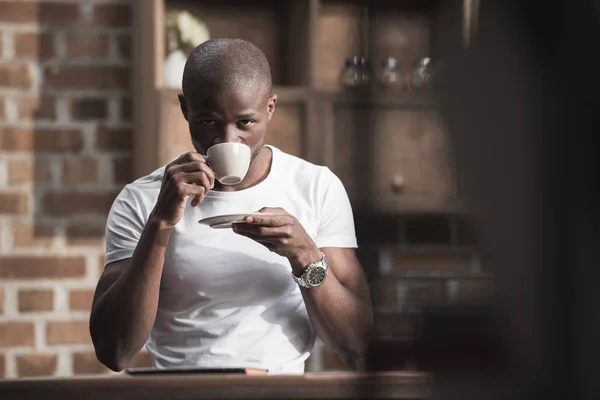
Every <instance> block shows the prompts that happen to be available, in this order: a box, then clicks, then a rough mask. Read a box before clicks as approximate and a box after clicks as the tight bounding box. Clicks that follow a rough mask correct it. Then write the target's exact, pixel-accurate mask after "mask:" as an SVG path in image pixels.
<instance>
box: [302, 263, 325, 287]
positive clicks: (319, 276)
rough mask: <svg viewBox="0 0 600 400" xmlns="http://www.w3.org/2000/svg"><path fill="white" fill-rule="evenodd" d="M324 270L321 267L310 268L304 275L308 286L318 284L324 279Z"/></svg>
mask: <svg viewBox="0 0 600 400" xmlns="http://www.w3.org/2000/svg"><path fill="white" fill-rule="evenodd" d="M325 276H326V270H325V268H323V267H315V268H311V269H310V270H309V271H308V274H307V276H306V282H307V283H308V284H309V285H310V286H319V285H320V284H321V283H323V281H324V280H325Z"/></svg>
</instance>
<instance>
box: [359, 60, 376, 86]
mask: <svg viewBox="0 0 600 400" xmlns="http://www.w3.org/2000/svg"><path fill="white" fill-rule="evenodd" d="M359 65H360V77H361V84H362V86H363V87H365V86H369V85H371V82H372V81H373V70H372V69H371V63H370V62H369V60H367V59H366V58H364V57H361V58H360V63H359Z"/></svg>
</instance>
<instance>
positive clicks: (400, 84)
mask: <svg viewBox="0 0 600 400" xmlns="http://www.w3.org/2000/svg"><path fill="white" fill-rule="evenodd" d="M379 84H380V86H382V87H383V88H385V89H396V90H401V89H404V86H405V85H404V84H405V79H404V77H403V76H402V73H401V71H400V65H399V63H398V60H397V59H395V58H394V57H388V58H386V59H385V60H383V61H382V62H381V73H380V76H379Z"/></svg>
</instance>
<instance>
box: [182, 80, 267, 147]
mask: <svg viewBox="0 0 600 400" xmlns="http://www.w3.org/2000/svg"><path fill="white" fill-rule="evenodd" d="M257 86H258V85H257ZM179 100H180V103H181V110H182V112H183V115H184V117H185V118H186V120H187V121H188V125H189V128H190V134H191V136H192V143H193V144H194V147H195V148H196V151H197V152H198V153H200V154H204V155H206V150H208V148H209V147H211V146H212V145H214V144H217V143H223V142H237V143H244V144H246V145H248V146H249V147H250V148H251V149H252V155H253V157H254V156H255V155H256V154H258V152H260V149H261V148H262V146H263V143H264V139H265V134H266V131H267V125H268V123H269V121H270V120H271V117H272V115H273V112H274V111H275V103H276V101H277V96H272V97H269V93H268V91H267V89H266V88H260V87H254V88H253V87H243V86H237V85H228V86H221V87H205V88H203V90H202V91H201V92H200V90H199V91H198V92H192V93H187V96H186V97H185V98H184V97H183V95H180V96H179Z"/></svg>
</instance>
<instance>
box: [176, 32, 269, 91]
mask: <svg viewBox="0 0 600 400" xmlns="http://www.w3.org/2000/svg"><path fill="white" fill-rule="evenodd" d="M223 86H236V87H247V88H248V89H251V88H252V89H255V90H256V89H258V88H261V89H262V88H264V89H263V90H265V91H266V93H265V94H266V95H270V94H271V89H272V81H271V69H270V67H269V62H268V61H267V57H265V54H264V53H263V52H262V51H261V50H260V49H259V48H258V47H256V46H255V45H253V44H252V43H250V42H247V41H245V40H242V39H230V38H219V39H211V40H208V41H206V42H204V43H202V44H200V45H199V46H198V47H196V48H195V49H194V51H192V53H191V54H190V55H189V56H188V58H187V62H186V64H185V69H184V72H183V86H182V87H183V94H184V96H186V97H189V96H192V94H193V92H194V91H197V90H203V88H208V87H211V88H215V87H223Z"/></svg>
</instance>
